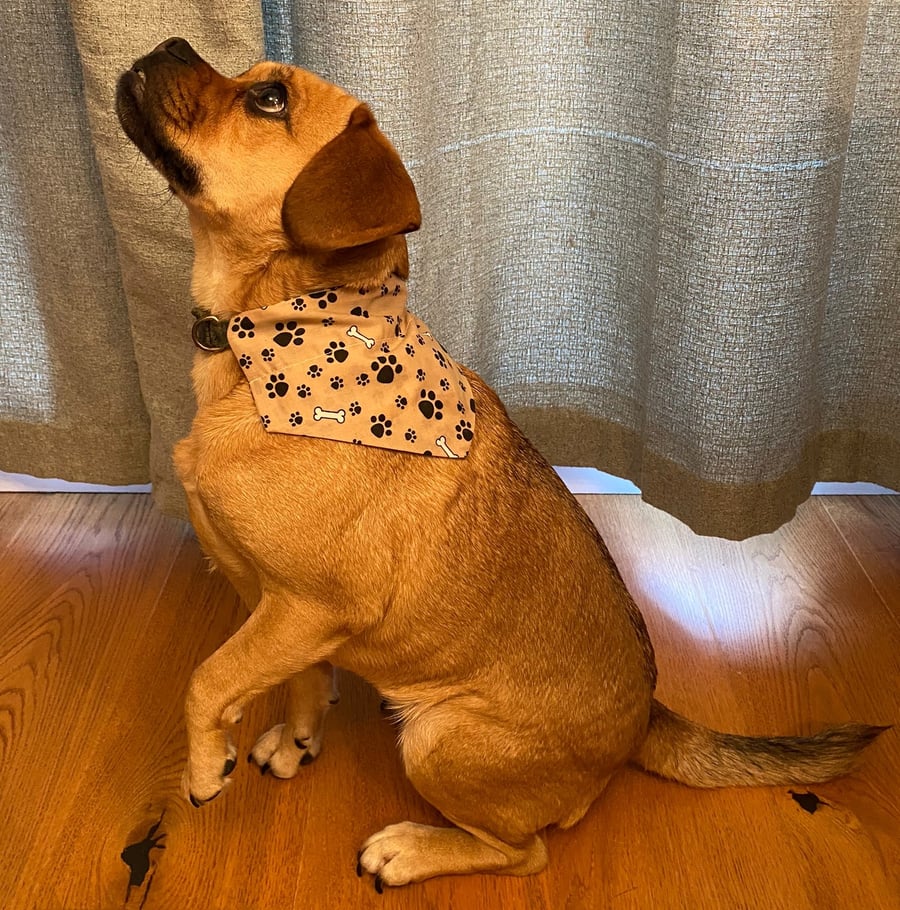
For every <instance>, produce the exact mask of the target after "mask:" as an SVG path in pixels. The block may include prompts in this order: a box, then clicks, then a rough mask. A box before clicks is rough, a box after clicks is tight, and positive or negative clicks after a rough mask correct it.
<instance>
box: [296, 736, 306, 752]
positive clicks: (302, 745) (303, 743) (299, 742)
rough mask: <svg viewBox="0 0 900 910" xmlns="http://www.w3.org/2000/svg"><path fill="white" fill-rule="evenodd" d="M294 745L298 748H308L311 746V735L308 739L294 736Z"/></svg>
mask: <svg viewBox="0 0 900 910" xmlns="http://www.w3.org/2000/svg"><path fill="white" fill-rule="evenodd" d="M294 745H295V746H296V747H297V748H298V749H306V748H307V747H308V746H309V737H307V738H306V739H299V738H297V737H294Z"/></svg>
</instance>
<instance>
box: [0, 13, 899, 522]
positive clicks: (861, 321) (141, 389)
mask: <svg viewBox="0 0 900 910" xmlns="http://www.w3.org/2000/svg"><path fill="white" fill-rule="evenodd" d="M0 17H2V18H0V21H3V23H4V27H3V34H2V37H0V47H2V51H3V52H2V54H0V85H2V88H3V93H4V95H3V97H4V101H3V104H2V105H0V139H2V143H3V147H2V159H0V178H2V187H0V217H2V222H0V254H2V263H0V317H2V323H3V331H2V332H0V469H5V470H9V471H17V472H25V473H34V474H52V475H56V476H63V477H67V478H69V479H80V480H94V481H103V482H140V481H144V480H147V479H151V480H152V481H153V483H154V490H155V495H156V496H157V498H158V501H159V502H160V504H161V505H162V506H163V507H164V508H166V509H167V510H170V511H173V512H180V511H181V510H182V508H183V504H182V502H181V494H180V491H179V490H178V487H177V484H176V483H175V482H174V481H173V478H172V474H171V468H170V451H171V447H172V444H173V442H174V441H175V439H177V438H178V437H179V436H180V435H182V434H183V433H184V432H185V431H186V429H187V426H188V425H189V421H190V417H191V412H192V400H191V396H190V390H189V380H188V371H189V364H190V358H191V355H192V351H191V348H190V344H189V341H188V334H187V330H188V326H189V321H190V320H189V317H188V312H189V309H190V302H189V295H188V271H189V267H190V241H189V237H188V234H187V230H186V225H185V219H184V216H183V213H182V211H181V209H180V206H179V205H178V203H177V202H176V201H174V200H173V199H171V198H170V197H169V195H168V194H167V192H166V191H165V188H164V186H163V183H162V181H161V180H160V179H159V178H158V177H157V176H156V175H155V174H154V173H153V172H152V171H151V170H150V169H149V167H148V166H147V165H146V164H145V163H144V162H143V161H142V160H141V159H140V157H139V156H138V155H137V153H136V152H134V151H133V150H132V149H131V148H130V147H129V146H128V144H127V142H126V141H125V140H124V138H123V137H122V136H121V134H120V131H119V129H118V127H117V124H116V122H115V118H114V115H113V111H112V92H113V84H114V80H115V77H116V74H117V73H118V71H119V70H120V69H122V68H123V67H125V66H127V65H128V64H129V63H130V62H131V60H132V59H133V58H134V57H136V56H138V55H140V54H141V53H144V52H146V51H147V50H149V49H150V48H151V47H152V46H153V45H155V44H156V43H157V42H158V41H159V40H161V39H163V38H165V37H168V36H169V35H173V34H179V35H182V36H184V37H186V38H187V39H188V40H190V41H191V42H192V43H193V44H194V45H195V47H196V48H197V49H198V50H199V51H200V52H201V53H202V54H203V55H204V56H206V57H207V59H209V60H210V61H211V62H212V63H213V64H214V65H215V66H217V67H218V68H219V69H221V70H223V71H225V72H238V71H240V70H243V69H245V68H246V67H247V66H248V65H249V64H250V63H252V62H253V61H255V60H257V59H260V58H261V57H263V56H268V57H272V58H279V59H283V60H288V61H291V62H294V63H299V64H301V65H303V66H306V67H308V68H310V69H313V70H316V71H317V72H319V73H321V74H322V75H324V76H326V77H328V78H330V79H332V80H334V81H336V82H338V83H340V84H342V85H344V86H345V87H346V88H348V89H350V90H351V91H352V92H354V93H355V94H356V95H357V96H359V97H361V98H362V99H364V100H366V101H368V102H369V103H370V104H371V105H372V107H373V109H374V110H375V112H376V114H377V116H378V117H379V120H380V122H381V125H382V127H383V129H384V130H385V132H386V133H387V134H388V135H389V136H390V137H391V138H392V140H393V141H394V143H395V144H396V146H397V147H398V149H399V150H400V153H401V155H402V157H403V158H404V160H405V161H406V162H407V165H408V167H409V170H410V173H411V174H412V177H413V179H414V181H415V183H416V186H417V188H418V191H419V195H420V198H421V201H422V208H423V216H424V224H423V229H422V230H421V231H420V232H419V233H418V234H416V235H412V236H411V238H410V243H411V254H412V269H413V275H412V282H411V295H412V300H413V308H414V309H415V310H416V311H417V312H418V314H419V315H420V316H421V317H422V318H424V319H425V320H426V321H427V322H428V323H429V324H430V325H431V327H432V328H433V330H434V331H435V333H436V334H437V335H438V337H440V338H441V339H442V341H443V342H444V343H445V345H446V346H447V347H448V348H450V349H451V350H452V351H453V352H454V353H455V354H456V356H457V357H458V359H460V360H461V361H463V362H464V363H467V364H469V365H470V366H472V367H474V368H475V369H477V370H478V371H479V372H481V373H482V375H484V376H485V378H486V379H487V380H488V381H489V382H491V383H492V384H493V385H494V386H495V388H496V389H497V390H498V392H499V393H500V395H501V397H502V398H503V399H504V400H505V402H506V403H507V406H508V408H509V410H510V412H511V413H512V415H513V417H514V418H515V419H516V420H517V422H519V424H520V425H521V426H522V427H523V428H524V429H525V431H526V432H527V433H528V434H529V435H530V436H531V438H532V439H533V440H534V441H535V443H536V444H537V445H538V447H539V448H540V449H541V450H542V451H543V452H544V453H545V455H546V456H547V457H548V458H549V459H550V460H551V461H553V462H554V463H556V464H573V465H593V466H596V467H600V468H602V469H604V470H607V471H610V472H612V473H615V474H619V475H621V476H624V477H628V478H629V479H631V480H633V481H634V482H635V483H636V484H637V485H638V486H639V487H641V489H642V491H643V495H644V497H645V498H646V499H648V500H649V501H650V502H652V503H654V504H655V505H658V506H660V507H661V508H664V509H666V510H668V511H670V512H671V513H673V514H674V515H676V516H677V517H679V518H681V519H682V520H684V521H686V522H687V523H688V524H689V525H690V526H691V527H693V528H694V530H696V531H698V532H699V533H703V534H718V535H722V536H727V537H742V536H747V535H749V534H754V533H759V532H762V531H768V530H772V529H774V528H775V527H777V526H778V525H779V524H781V523H782V522H784V521H785V520H787V519H789V518H790V517H791V515H792V514H793V512H794V509H795V508H796V506H797V504H799V503H800V502H802V501H803V499H805V498H806V496H807V495H808V493H809V491H810V489H811V487H812V484H813V483H814V481H816V480H870V481H874V482H877V483H881V484H884V485H886V486H891V487H894V488H900V367H898V364H900V356H898V347H900V306H898V299H897V298H898V288H900V206H898V201H900V5H898V4H896V3H895V2H894V0H872V2H864V0H806V2H803V0H776V2H769V3H765V4H763V3H746V2H744V0H720V2H716V3H682V4H679V3H672V2H664V0H594V2H590V3H587V2H582V0H566V2H562V0H558V2H552V3H548V4H540V5H534V4H524V3H512V2H509V0H494V2H491V3H472V2H467V0H462V2H460V0H453V2H449V0H432V2H424V0H391V2H386V0H370V2H359V0H357V2H349V0H343V2H335V0H296V2H294V3H290V2H284V0H264V2H263V3H262V5H261V6H260V5H259V4H258V3H255V2H238V0H230V2H228V3H225V2H221V0H210V2H204V3H203V4H199V3H181V4H178V5H175V4H171V5H170V4H163V3H159V2H144V3H142V4H140V5H139V6H137V5H132V4H125V5H119V6H116V5H113V4H108V3H100V2H97V0H71V2H69V3H63V2H61V0H54V2H50V3H48V2H40V3H39V2H38V0H28V2H24V3H23V2H21V0H20V2H18V3H15V4H13V3H11V2H9V0H0Z"/></svg>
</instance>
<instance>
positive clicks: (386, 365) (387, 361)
mask: <svg viewBox="0 0 900 910" xmlns="http://www.w3.org/2000/svg"><path fill="white" fill-rule="evenodd" d="M372 369H373V370H378V373H377V375H376V376H375V378H376V379H377V380H378V381H379V382H383V383H384V384H385V385H387V384H388V383H391V382H393V381H394V376H395V375H397V374H399V373H402V372H403V367H402V365H401V364H399V363H397V358H396V357H395V356H394V355H393V354H391V355H390V356H388V357H379V358H377V359H376V360H373V361H372Z"/></svg>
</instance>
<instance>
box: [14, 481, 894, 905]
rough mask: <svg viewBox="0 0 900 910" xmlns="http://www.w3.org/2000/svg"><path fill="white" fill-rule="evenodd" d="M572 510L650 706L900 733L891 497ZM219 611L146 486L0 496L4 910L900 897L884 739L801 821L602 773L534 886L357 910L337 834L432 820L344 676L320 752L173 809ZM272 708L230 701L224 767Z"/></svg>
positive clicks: (374, 706)
mask: <svg viewBox="0 0 900 910" xmlns="http://www.w3.org/2000/svg"><path fill="white" fill-rule="evenodd" d="M581 501H582V503H583V504H584V505H585V507H586V509H587V510H588V512H589V514H590V515H591V517H592V519H593V520H594V521H595V522H596V523H597V525H598V527H600V529H601V532H602V533H603V534H604V536H605V538H606V540H607V543H608V545H609V547H610V549H611V551H612V552H613V555H614V556H615V557H616V559H617V561H618V563H619V566H620V568H621V570H622V573H623V575H624V576H625V578H626V580H627V581H628V583H629V586H630V587H631V589H632V591H633V593H634V596H635V598H636V600H637V601H638V603H639V604H640V606H641V608H642V610H643V611H644V613H645V616H646V619H647V623H648V626H649V627H650V630H651V633H652V635H653V638H654V643H655V646H656V651H657V658H658V663H659V667H660V687H659V694H660V697H661V698H663V699H664V700H665V701H666V702H667V703H668V704H670V705H671V706H672V707H673V708H675V709H676V710H679V711H682V712H684V713H686V714H689V715H690V716H692V717H693V718H694V719H696V720H698V721H701V722H704V723H708V724H710V725H713V726H718V727H719V728H721V729H729V730H733V731H736V732H752V733H764V732H768V733H781V732H798V731H810V730H813V729H815V728H817V727H818V726H821V725H822V724H824V723H827V722H835V721H842V720H845V719H848V718H854V719H860V720H866V721H870V722H875V723H891V722H895V721H897V720H898V718H900V687H898V681H900V660H898V654H900V497H842V498H834V499H825V498H823V497H819V498H817V499H816V500H815V501H813V502H811V503H809V504H808V505H807V506H805V507H803V508H802V509H801V510H800V513H799V514H798V516H797V518H796V519H795V520H794V521H793V522H791V523H790V524H789V525H787V526H786V527H785V528H783V529H782V530H781V531H779V532H778V533H776V534H774V535H767V536H765V537H760V538H755V539H753V540H750V541H744V542H741V543H735V542H731V541H720V540H713V539H705V538H697V537H696V536H694V535H692V534H691V533H690V532H689V531H688V530H687V529H686V528H685V527H684V526H683V525H680V524H679V523H678V522H676V521H675V520H674V519H671V518H669V517H668V516H665V515H662V514H661V513H659V512H658V511H657V510H655V509H652V508H651V507H649V506H647V505H645V504H643V503H641V502H640V501H639V499H638V498H637V497H630V496H621V497H615V496H603V497H583V498H582V500H581ZM243 619H244V614H243V611H242V608H241V607H240V605H239V604H238V602H237V599H236V597H235V595H234V594H233V592H232V591H231V590H230V588H229V587H228V586H227V584H225V583H224V582H223V581H222V579H221V578H220V577H218V576H216V575H211V574H210V573H209V572H208V571H207V569H206V566H205V563H204V561H203V558H202V555H201V553H200V551H199V548H198V546H197V543H196V541H195V540H194V538H193V536H192V534H191V533H190V531H189V529H187V528H186V527H185V526H184V525H182V524H180V523H179V522H176V521H173V520H170V519H167V518H165V517H163V516H160V515H159V514H158V513H157V512H156V511H154V510H153V509H152V507H151V506H150V503H149V500H148V498H147V497H144V496H140V495H136V496H105V495H104V496H100V495H93V496H90V495H84V496H79V495H59V494H57V495H44V494H4V495H3V496H0V857H3V860H2V862H0V894H2V895H4V898H3V900H2V904H3V906H4V907H6V908H9V910H97V908H100V910H108V908H109V910H112V908H117V907H142V908H146V910H182V908H185V910H187V908H193V907H203V908H216V910H217V908H223V910H226V908H227V910H233V908H234V910H253V908H271V907H279V908H284V910H291V908H297V910H300V908H303V910H318V908H322V910H326V908H328V910H331V908H340V907H354V908H356V907H359V908H367V907H379V908H390V907H398V908H404V910H405V908H409V910H419V908H422V910H425V908H428V910H431V908H435V910H437V908H447V907H459V908H466V910H467V908H470V907H471V908H481V907H484V908H504V910H506V908H512V910H518V908H522V910H532V908H534V910H550V908H553V910H557V908H572V910H575V908H585V910H587V908H600V907H606V906H610V907H613V906H614V907H616V908H623V910H630V908H635V910H645V908H653V910H657V908H659V910H668V908H673V910H674V908H679V910H680V908H684V907H691V908H701V910H702V908H717V910H718V908H756V907H766V908H780V907H785V908H788V907H790V908H810V910H820V908H829V907H835V908H838V907H841V908H843V907H848V908H849V907H866V908H873V910H897V908H898V907H900V899H898V895H900V882H898V870H900V802H898V787H897V781H898V779H900V735H898V732H897V731H896V730H894V731H891V732H889V733H887V734H885V735H884V736H883V737H882V738H881V740H880V741H879V742H878V743H876V744H875V746H874V747H873V748H872V749H871V751H870V754H869V756H868V759H867V761H866V762H865V763H864V765H863V766H862V767H861V769H860V770H859V771H858V772H856V773H855V774H854V775H852V776H851V777H849V778H846V779H844V780H841V781H837V782H834V783H832V784H829V785H825V786H822V787H816V788H814V789H815V793H816V795H817V796H818V798H819V800H820V801H821V802H820V803H819V804H818V805H816V806H815V811H814V812H812V813H811V812H809V811H807V809H805V808H804V807H803V805H801V804H800V803H799V802H797V801H796V800H795V799H793V798H792V796H791V793H790V792H788V790H783V789H780V788H773V789H763V790H727V791H716V792H699V791H694V790H690V789H688V788H685V787H681V786H678V785H676V784H672V783H667V782H664V781H661V780H657V779H654V778H652V777H650V776H649V775H646V774H642V773H640V772H638V771H636V770H632V769H625V770H624V771H623V772H622V773H621V774H619V775H618V776H617V778H615V779H614V781H613V782H612V784H611V785H610V787H609V788H608V790H607V792H606V793H605V794H604V796H603V798H602V799H601V800H600V801H599V802H598V804H597V805H595V806H594V807H593V808H592V810H591V811H590V812H589V814H588V816H587V817H586V819H585V820H584V821H583V822H582V823H581V824H579V825H578V826H576V827H575V828H574V829H572V830H570V831H565V832H562V831H552V832H550V833H549V835H548V845H549V848H550V853H551V865H550V868H549V869H548V870H547V871H546V872H544V873H542V874H541V875H539V876H535V877H532V878H527V879H514V878H502V877H491V876H471V877H467V878H460V879H438V880H435V881H431V882H426V883H423V884H422V885H416V886H412V887H409V888H406V889H398V890H396V891H388V892H387V893H386V894H384V895H383V896H379V895H377V894H376V893H375V892H374V889H373V888H372V886H371V882H370V881H368V880H363V881H360V880H359V879H357V877H356V875H355V874H354V867H355V851H356V849H357V847H358V845H359V844H360V843H361V842H362V841H363V840H364V839H365V838H366V837H367V836H368V835H369V834H371V833H372V832H373V831H376V830H378V829H379V828H380V827H382V826H383V825H385V824H387V823H390V822H392V821H398V820H401V819H403V818H410V819H412V820H414V821H423V822H439V818H438V816H437V814H436V813H435V811H434V810H433V809H432V808H431V807H430V806H428V805H427V804H426V803H424V801H422V800H421V799H420V798H419V797H418V795H417V794H416V793H415V791H414V790H413V789H412V787H411V786H410V785H409V783H408V782H407V781H406V780H405V778H404V777H403V774H402V772H401V768H400V763H399V760H398V757H397V754H396V749H395V747H394V737H395V730H394V727H393V725H392V722H391V720H390V719H389V718H388V717H385V716H384V715H382V714H381V712H380V711H379V699H378V696H377V694H376V693H375V692H373V691H372V690H371V688H369V687H368V686H367V685H366V684H365V683H363V682H362V681H360V680H357V679H355V678H353V677H351V676H349V675H347V676H345V677H344V678H343V680H342V693H343V698H342V702H341V704H340V705H339V706H338V708H336V709H335V711H333V712H332V715H331V716H330V718H329V729H328V734H327V736H326V743H325V748H324V750H323V753H322V756H321V757H320V759H319V760H317V761H316V762H314V763H313V764H312V765H310V766H309V767H308V768H305V769H304V772H303V774H301V775H299V776H298V777H297V778H296V779H294V780H293V781H289V782H276V781H274V780H272V779H271V778H270V777H261V776H260V775H259V774H258V773H256V772H255V771H254V770H253V769H252V768H251V767H250V766H248V765H244V766H243V767H241V768H239V769H238V771H237V772H236V774H235V781H234V785H233V787H232V788H231V789H230V791H229V792H228V793H227V794H226V795H224V796H223V797H222V798H221V799H219V800H216V801H215V802H214V803H212V804H210V805H209V806H207V807H205V808H204V811H203V812H197V811H196V810H194V809H193V808H192V807H191V806H189V805H188V804H186V803H185V802H184V801H183V799H182V798H181V796H180V794H179V780H180V775H181V770H182V764H183V761H184V750H185V739H184V726H183V720H182V701H183V697H184V691H185V688H186V685H187V680H188V677H189V675H190V672H191V670H192V669H193V667H194V666H196V664H197V663H198V662H199V661H201V660H202V659H203V658H204V657H205V656H206V655H208V654H210V653H211V652H212V651H213V650H215V648H216V647H217V646H218V644H220V643H221V642H222V641H223V640H224V639H225V638H226V637H227V636H228V635H229V634H231V632H232V631H234V630H235V629H236V628H237V627H238V626H239V625H240V623H241V622H242V621H243ZM280 699H281V695H280V693H272V694H270V695H268V696H265V697H262V698H260V699H258V700H257V702H255V703H254V704H253V705H252V706H251V707H250V709H249V710H248V711H247V712H246V716H245V718H244V721H243V723H242V724H241V725H240V726H239V727H236V728H235V731H234V732H235V739H236V742H237V744H238V747H239V750H240V754H241V755H245V754H246V753H247V752H248V751H249V748H250V747H251V746H252V744H253V741H254V740H255V738H256V736H257V735H258V734H259V733H260V732H261V731H262V730H263V729H265V728H266V727H267V726H268V725H269V724H270V723H272V722H274V720H275V719H276V718H277V716H278V713H279V706H280ZM807 807H809V804H807ZM129 845H131V847H130V850H129V852H128V853H127V854H126V857H127V859H128V861H129V863H130V864H131V865H129V863H126V862H125V861H124V860H123V857H122V853H123V851H125V850H126V848H128V847H129ZM132 870H134V871H132Z"/></svg>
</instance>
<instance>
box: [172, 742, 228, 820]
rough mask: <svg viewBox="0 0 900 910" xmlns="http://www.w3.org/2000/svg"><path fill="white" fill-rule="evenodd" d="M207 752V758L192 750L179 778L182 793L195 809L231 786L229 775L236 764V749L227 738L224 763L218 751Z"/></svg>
mask: <svg viewBox="0 0 900 910" xmlns="http://www.w3.org/2000/svg"><path fill="white" fill-rule="evenodd" d="M209 751H210V756H209V757H208V758H207V757H204V756H202V755H201V754H200V751H199V750H192V752H191V754H190V755H189V756H188V763H187V765H186V767H185V769H184V774H183V775H182V778H181V790H182V793H183V794H184V796H185V798H186V799H187V800H188V801H189V802H190V804H191V805H192V806H196V807H197V808H199V807H200V806H202V805H203V804H204V803H208V802H210V801H211V800H214V799H215V798H216V797H217V796H218V795H219V794H220V793H221V792H222V791H223V790H224V789H226V788H227V787H228V786H230V785H231V778H230V777H229V775H230V774H231V772H232V771H234V769H235V766H236V764H237V749H236V748H235V747H234V745H233V744H232V742H231V740H230V739H228V738H227V737H226V739H225V758H224V761H223V759H222V757H221V751H220V750H219V749H215V750H212V749H211V750H209Z"/></svg>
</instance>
